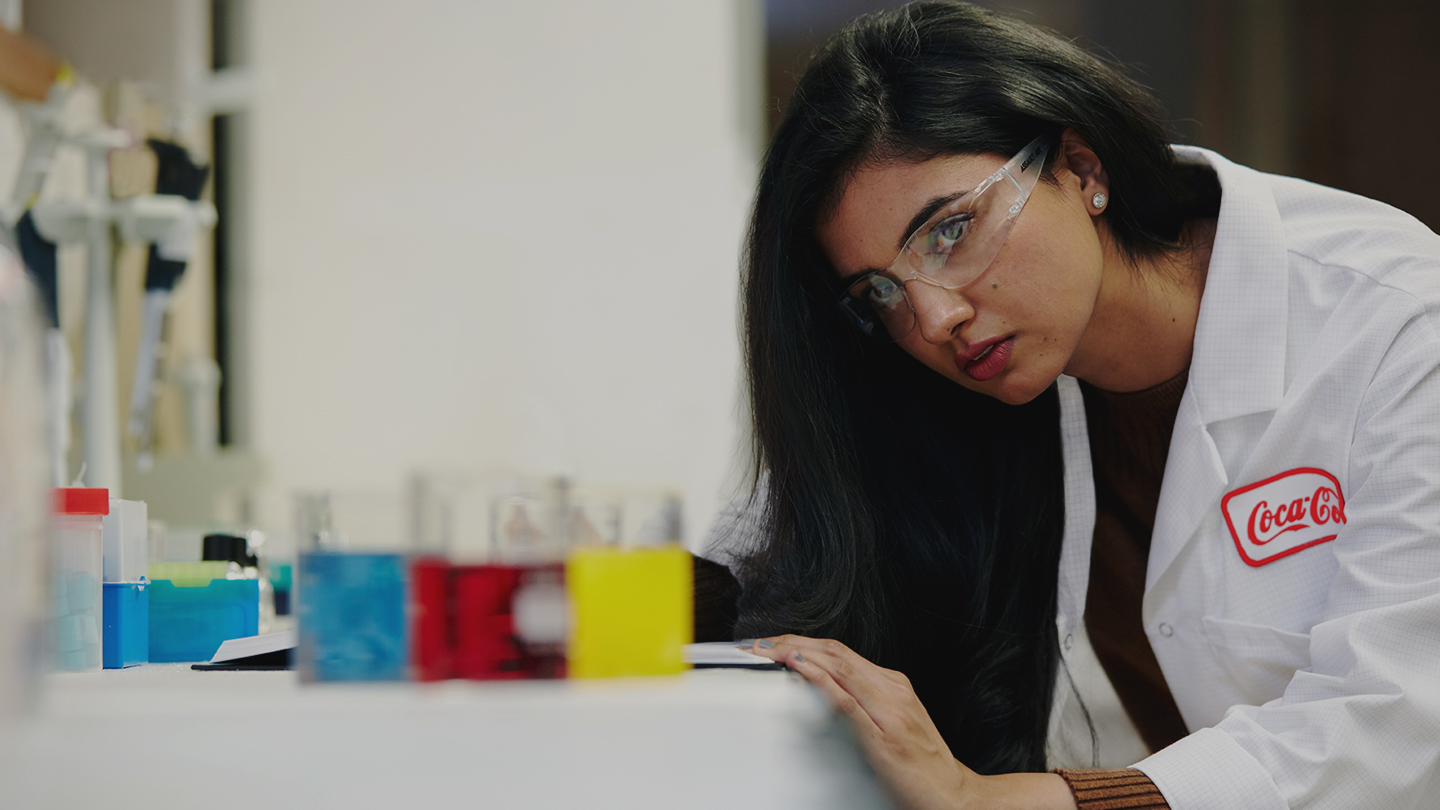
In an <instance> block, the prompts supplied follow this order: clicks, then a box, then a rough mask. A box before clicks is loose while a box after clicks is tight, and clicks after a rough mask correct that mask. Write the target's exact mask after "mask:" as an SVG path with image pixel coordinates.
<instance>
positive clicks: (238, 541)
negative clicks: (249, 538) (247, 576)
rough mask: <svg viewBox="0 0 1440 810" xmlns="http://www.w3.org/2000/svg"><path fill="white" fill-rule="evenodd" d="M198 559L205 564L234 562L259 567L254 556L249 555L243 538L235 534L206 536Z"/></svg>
mask: <svg viewBox="0 0 1440 810" xmlns="http://www.w3.org/2000/svg"><path fill="white" fill-rule="evenodd" d="M200 559H202V560H205V561H207V562H209V561H212V560H216V561H220V562H236V563H240V564H241V565H259V564H260V561H259V560H258V559H256V557H255V555H253V554H250V553H249V549H248V548H247V547H246V543H245V538H243V537H241V536H239V535H237V534H207V535H205V542H204V544H203V545H202V546H201V548H200Z"/></svg>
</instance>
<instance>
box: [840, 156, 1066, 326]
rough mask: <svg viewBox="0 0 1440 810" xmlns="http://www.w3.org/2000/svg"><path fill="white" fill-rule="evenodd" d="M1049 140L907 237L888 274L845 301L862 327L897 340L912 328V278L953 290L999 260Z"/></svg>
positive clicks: (864, 279) (863, 283) (858, 285)
mask: <svg viewBox="0 0 1440 810" xmlns="http://www.w3.org/2000/svg"><path fill="white" fill-rule="evenodd" d="M1048 151H1049V146H1048V144H1047V142H1046V139H1045V138H1044V137H1040V138H1036V139H1035V140H1033V141H1031V142H1030V144H1029V145H1027V146H1026V147H1025V148H1024V149H1022V150H1020V153H1019V154H1017V155H1015V156H1014V157H1013V158H1011V159H1010V160H1009V162H1007V163H1006V164H1005V165H1004V166H1002V167H1001V168H1000V169H999V170H998V171H996V172H995V173H994V174H992V175H990V177H988V178H986V179H985V181H984V182H982V183H981V184H980V185H978V186H976V187H975V190H974V191H972V192H970V193H969V194H965V195H963V196H961V197H960V198H958V199H956V200H955V201H954V202H952V203H950V204H949V205H947V206H945V207H944V208H942V209H941V210H940V211H938V212H937V213H936V214H935V216H933V217H932V218H931V219H930V221H929V222H927V223H926V224H925V225H924V226H922V227H921V228H919V229H917V230H916V231H915V233H914V234H912V235H911V236H910V238H909V239H908V240H906V242H905V247H904V248H903V249H902V250H901V251H900V255H899V256H897V257H895V261H894V262H893V263H892V264H891V265H890V268H889V270H888V271H887V272H885V273H883V274H882V273H879V272H875V273H867V274H865V275H864V276H861V277H860V278H859V279H858V280H857V281H855V282H854V283H853V284H851V285H850V287H849V289H848V290H847V291H846V293H845V295H844V296H843V297H842V298H841V300H840V307H841V309H843V310H845V312H846V314H848V315H849V316H850V317H851V318H852V320H854V322H855V323H856V325H857V326H859V327H860V329H861V331H863V332H865V333H866V334H868V335H872V336H875V337H884V336H885V334H886V333H888V334H889V337H890V338H891V339H892V340H897V341H898V340H900V339H902V338H904V337H905V336H906V335H908V334H909V333H910V330H911V329H913V328H914V327H915V311H914V309H913V308H912V307H911V306H910V300H909V297H908V296H907V295H906V293H905V287H906V284H907V283H909V282H910V281H912V280H919V281H921V282H924V283H928V284H933V285H935V286H938V287H943V288H945V289H949V290H956V289H960V288H962V287H964V286H966V285H968V284H970V283H971V282H972V281H974V280H975V279H977V278H979V277H980V274H981V273H984V272H985V270H986V269H987V268H989V266H990V264H991V262H993V261H994V260H995V256H996V254H998V253H999V252H1000V247H1001V245H1003V244H1004V243H1005V238H1006V237H1007V236H1009V235H1010V228H1011V227H1012V226H1013V225H1014V224H1015V218H1016V217H1017V216H1019V214H1020V211H1021V209H1023V208H1024V207H1025V202H1026V200H1028V199H1029V197H1030V192H1031V191H1032V190H1033V189H1034V188H1035V183H1036V181H1037V180H1039V178H1040V174H1041V171H1042V170H1043V167H1044V164H1045V156H1046V154H1047V152H1048Z"/></svg>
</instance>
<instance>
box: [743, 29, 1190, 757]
mask: <svg viewBox="0 0 1440 810" xmlns="http://www.w3.org/2000/svg"><path fill="white" fill-rule="evenodd" d="M1162 122H1163V117H1162V113H1161V111H1160V110H1159V108H1158V106H1157V105H1156V103H1155V102H1154V101H1153V100H1152V99H1151V98H1150V97H1149V96H1148V95H1146V93H1145V92H1144V91H1143V90H1141V89H1140V88H1139V87H1138V86H1136V85H1135V84H1133V83H1132V82H1130V81H1129V80H1128V79H1126V78H1124V77H1123V76H1122V75H1120V74H1119V73H1118V72H1117V71H1115V70H1114V69H1112V68H1110V67H1109V66H1107V65H1105V64H1103V63H1102V62H1100V61H1099V60H1097V59H1096V58H1094V57H1093V56H1091V55H1089V54H1087V53H1085V52H1084V51H1082V50H1080V49H1079V48H1077V47H1075V46H1073V45H1071V44H1070V43H1068V42H1066V41H1064V40H1062V39H1060V38H1058V37H1056V36H1053V35H1051V34H1048V33H1045V32H1042V31H1040V30H1037V29H1035V28H1033V27H1030V26H1028V25H1025V24H1023V23H1019V22H1015V21H1012V20H1008V19H1006V18H1004V17H1000V16H996V15H993V14H991V13H989V12H986V11H983V10H980V9H977V8H974V7H971V6H968V5H962V4H951V3H915V4H911V5H908V6H905V7H903V8H900V9H898V10H895V11H891V12H885V13H881V14H876V15H871V16H867V17H862V18H860V19H858V20H856V21H855V22H853V23H851V24H850V25H849V26H848V27H846V28H845V29H844V30H843V31H841V32H840V33H839V34H837V35H836V36H835V37H834V38H833V39H831V40H830V42H829V43H827V44H826V45H825V46H824V47H823V48H822V49H821V50H820V51H819V52H817V54H816V55H815V57H814V58H813V60H812V61H811V63H810V65H809V67H808V68H807V70H806V72H805V75H804V76H803V78H802V79H801V81H800V83H799V87H798V89H797V90H796V92H795V96H794V98H793V100H792V101H791V103H790V105H789V108H788V109H787V110H786V113H785V116H784V119H783V121H782V122H781V124H780V126H779V129H778V130H777V132H776V134H775V137H774V139H773V141H772V143H771V145H770V148H769V150H768V152H767V154H766V157H765V162H764V168H763V171H762V174H761V179H760V185H759V192H758V195H757V198H756V203H755V210H754V217H753V221H752V223H751V230H750V234H749V240H748V245H747V256H746V262H745V277H744V282H743V298H744V329H745V341H746V363H747V372H748V377H749V384H750V395H751V406H752V414H753V419H754V440H755V448H754V450H755V455H756V461H757V464H756V468H757V470H759V471H761V474H762V475H763V476H764V481H765V486H764V487H762V488H760V489H758V490H757V491H759V492H762V493H763V495H762V496H760V497H761V498H762V503H760V504H759V505H758V506H759V507H760V509H761V512H762V514H763V516H764V521H763V525H764V528H765V532H764V542H763V543H762V544H760V545H759V546H757V547H755V548H754V549H752V550H751V552H750V553H749V554H748V556H745V557H743V558H742V559H741V561H740V573H741V579H742V580H743V581H744V582H745V586H746V587H745V590H744V592H743V594H742V596H741V599H740V619H739V623H738V625H737V628H736V631H737V633H738V634H740V635H749V636H756V635H764V634H773V633H779V632H795V633H803V634H806V635H811V636H819V637H829V638H835V639H838V640H840V641H843V642H845V643H846V644H848V645H849V646H850V647H851V648H853V649H855V650H856V651H857V652H859V653H860V654H862V655H864V656H866V657H868V658H870V659H871V660H873V661H875V662H876V663H878V664H881V665H882V666H886V667H890V668H893V669H897V670H900V671H901V672H904V673H905V674H906V675H907V676H909V678H910V679H911V682H912V683H913V684H914V686H915V689H916V692H917V693H918V694H919V695H920V697H921V700H922V701H923V702H924V703H925V706H926V708H927V710H928V711H929V712H930V714H931V717H932V718H933V719H934V721H935V724H936V726H937V727H938V728H939V729H940V731H941V733H942V734H943V735H944V737H945V739H946V741H947V742H948V744H949V745H950V748H951V750H952V752H953V753H954V754H955V755H956V756H957V757H958V758H959V759H960V760H961V761H963V762H965V763H966V764H967V765H969V766H970V767H972V768H975V769H976V770H978V771H980V772H982V773H998V772H1008V771H1023V770H1043V769H1044V767H1045V737H1046V729H1047V725H1048V720H1049V711H1050V704H1051V699H1052V693H1053V689H1054V685H1055V679H1056V672H1057V662H1058V660H1059V651H1058V644H1057V640H1056V625H1055V614H1056V593H1055V591H1056V577H1057V568H1058V564H1059V555H1060V540H1061V535H1062V532H1063V524H1064V503H1063V492H1062V480H1063V478H1062V476H1063V470H1062V462H1061V452H1060V435H1059V403H1058V397H1057V394H1056V392H1055V388H1054V387H1053V386H1052V387H1051V389H1050V390H1049V391H1047V392H1046V393H1044V394H1042V395H1041V396H1039V397H1037V398H1036V399H1035V400H1033V401H1031V402H1029V403H1026V404H1024V405H1020V406H1010V405H1005V404H1003V403H1000V402H998V401H996V400H993V399H991V398H988V397H985V396H981V395H978V394H975V393H972V392H969V391H967V390H965V389H964V388H962V387H961V386H959V385H956V384H954V383H953V382H950V381H948V380H946V379H944V378H942V377H941V376H940V375H938V374H935V373H934V372H933V371H930V370H929V369H926V368H924V367H923V366H922V365H920V364H919V363H918V362H917V361H915V360H913V359H912V358H910V357H909V356H908V355H906V354H905V353H904V352H903V351H901V350H899V349H897V348H895V347H894V346H889V345H879V344H873V343H869V342H866V340H865V339H864V338H863V337H862V336H861V335H860V334H859V333H858V332H856V331H855V330H854V329H853V328H852V327H850V326H849V325H848V324H846V323H844V322H843V321H842V320H841V317H842V316H841V315H840V313H839V311H838V309H837V307H836V305H835V301H836V299H837V298H838V295H839V290H838V285H837V278H836V276H835V273H834V270H833V268H831V266H830V265H829V263H828V261H827V260H826V259H825V257H824V255H823V254H822V253H821V251H820V248H819V246H818V244H817V241H816V236H815V230H816V227H817V225H818V223H819V221H820V220H821V219H822V218H823V217H824V216H826V215H827V214H828V212H829V210H830V207H831V206H833V204H834V203H835V202H836V200H837V199H838V197H839V195H840V194H841V193H842V191H843V188H844V185H845V182H846V179H847V178H848V176H849V174H850V173H851V172H853V171H854V170H855V169H856V168H857V167H858V166H860V165H863V164H864V163H865V162H866V161H875V160H897V159H898V160H914V161H919V160H924V159H927V158H930V157H935V156H940V155H951V154H979V153H994V154H998V155H1002V156H1004V157H1009V156H1010V155H1011V154H1013V153H1015V152H1017V151H1018V150H1019V149H1020V148H1021V147H1023V146H1024V145H1025V144H1026V143H1028V142H1029V141H1030V140H1032V139H1033V138H1035V137H1036V136H1038V135H1049V136H1051V137H1052V138H1058V137H1059V135H1060V133H1061V132H1062V131H1063V130H1064V129H1065V128H1067V127H1068V128H1071V129H1073V130H1075V131H1076V132H1077V133H1079V134H1080V135H1081V136H1082V137H1084V138H1085V139H1086V141H1087V143H1088V144H1089V145H1090V146H1091V148H1092V149H1093V150H1094V151H1095V153H1096V154H1097V155H1098V156H1099V158H1100V160H1101V162H1102V164H1103V165H1104V166H1105V167H1106V170H1107V172H1108V174H1109V180H1110V191H1111V203H1110V205H1109V207H1108V209H1107V211H1106V214H1105V215H1106V217H1107V221H1108V224H1109V227H1110V232H1111V234H1112V236H1113V238H1114V239H1115V241H1116V243H1117V244H1118V245H1119V246H1120V247H1121V249H1122V250H1123V251H1125V253H1126V255H1127V256H1129V257H1131V258H1138V257H1144V256H1152V255H1157V254H1161V253H1164V252H1167V251H1174V250H1177V249H1179V248H1180V243H1179V240H1180V234H1181V226H1182V224H1183V223H1184V221H1185V220H1186V219H1188V218H1190V217H1192V216H1197V215H1203V214H1205V213H1207V212H1209V213H1212V214H1213V210H1214V209H1215V208H1216V207H1217V206H1218V188H1217V187H1216V186H1215V185H1214V182H1213V179H1212V180H1210V181H1209V182H1208V183H1207V182H1206V181H1205V180H1204V179H1203V177H1201V176H1200V174H1199V172H1200V170H1197V169H1193V168H1191V167H1185V166H1179V165H1177V164H1176V162H1175V159H1174V157H1173V156H1172V154H1171V151H1170V150H1169V148H1168V147H1167V146H1166V138H1165V132H1166V131H1165V127H1164V124H1163V123H1162ZM1057 151H1058V150H1055V149H1052V150H1051V154H1052V156H1053V155H1054V154H1056V152H1057ZM1052 161H1053V157H1052ZM1048 171H1049V169H1048V168H1047V172H1048ZM1051 179H1053V178H1051Z"/></svg>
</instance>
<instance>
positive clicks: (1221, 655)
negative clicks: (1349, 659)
mask: <svg viewBox="0 0 1440 810" xmlns="http://www.w3.org/2000/svg"><path fill="white" fill-rule="evenodd" d="M1204 624H1205V636H1206V639H1207V640H1208V641H1209V642H1210V649H1211V650H1212V651H1213V652H1214V653H1215V657H1216V659H1217V660H1218V661H1219V662H1220V666H1221V668H1222V669H1224V671H1225V672H1226V674H1228V675H1229V676H1230V679H1231V680H1232V681H1233V682H1234V684H1235V686H1236V687H1237V689H1238V690H1239V692H1240V693H1241V694H1243V695H1244V696H1245V698H1246V701H1245V702H1246V703H1249V704H1251V705H1255V706H1259V705H1260V704H1262V703H1265V702H1267V701H1270V700H1274V699H1275V698H1278V697H1280V696H1281V695H1283V694H1284V693H1285V686H1286V685H1287V684H1289V683H1290V679H1291V678H1292V677H1294V675H1295V671H1296V670H1298V669H1304V668H1306V667H1308V666H1310V634H1308V633H1292V632H1289V631H1288V630H1281V629H1279V628H1277V627H1269V626H1267V625H1261V624H1250V623H1248V622H1237V621H1231V620H1229V619H1217V618H1214V617H1211V616H1206V617H1205V618H1204Z"/></svg>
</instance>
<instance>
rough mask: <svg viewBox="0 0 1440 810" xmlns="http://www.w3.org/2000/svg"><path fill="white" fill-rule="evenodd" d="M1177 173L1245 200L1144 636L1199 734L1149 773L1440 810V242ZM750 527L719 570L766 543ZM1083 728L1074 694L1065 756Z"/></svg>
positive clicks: (1298, 800)
mask: <svg viewBox="0 0 1440 810" xmlns="http://www.w3.org/2000/svg"><path fill="white" fill-rule="evenodd" d="M1177 151H1178V152H1179V153H1180V154H1181V156H1182V158H1183V159H1186V160H1196V161H1206V162H1208V163H1210V164H1211V165H1213V166H1214V168H1215V170H1216V172H1217V174H1218V176H1219V179H1220V183H1221V186H1222V189H1223V199H1222V203H1221V211H1220V219H1219V226H1218V230H1217V234H1216V239H1215V245H1214V250H1213V253H1212V256H1211V263H1210V271H1209V275H1208V276H1207V280H1206V286H1205V292H1204V297H1203V300H1202V302H1201V308H1200V318H1199V323H1198V325H1197V328H1196V334H1195V350H1194V355H1193V357H1192V360H1191V366H1190V376H1189V383H1188V386H1187V388H1186V390H1185V394H1184V396H1183V398H1182V399H1181V402H1180V409H1179V414H1178V416H1177V419H1176V423H1175V430H1174V434H1173V438H1172V439H1171V444H1170V452H1169V457H1168V460H1167V463H1166V468H1165V479H1164V485H1163V487H1162V489H1161V493H1160V503H1159V509H1158V513H1157V517H1156V524H1155V530H1154V534H1153V537H1152V540H1151V548H1150V559H1149V566H1148V571H1147V575H1146V583H1145V599H1144V607H1143V620H1144V625H1145V630H1146V634H1147V636H1148V637H1149V639H1150V644H1151V646H1152V647H1153V648H1154V650H1155V656H1156V658H1157V659H1158V660H1159V663H1160V667H1161V669H1162V671H1163V672H1164V674H1165V678H1166V681H1167V682H1168V684H1169V686H1170V690H1171V692H1172V694H1173V695H1174V697H1175V702H1176V703H1177V704H1178V706H1179V709H1180V712H1181V715H1182V716H1183V717H1184V719H1185V723H1186V725H1187V726H1188V727H1189V729H1190V731H1191V732H1192V733H1191V734H1190V735H1189V736H1187V737H1185V738H1183V739H1181V740H1180V741H1178V742H1176V743H1175V744H1174V745H1171V746H1170V747H1168V748H1166V749H1164V750H1163V751H1160V752H1158V753H1156V754H1154V755H1152V756H1149V757H1147V758H1144V759H1143V760H1141V761H1140V762H1139V763H1138V764H1136V766H1135V767H1137V768H1139V769H1140V770H1142V771H1144V772H1145V773H1146V774H1147V775H1148V776H1149V777H1150V778H1151V779H1152V780H1153V781H1154V782H1155V784H1156V785H1157V786H1158V787H1159V788H1160V790H1161V792H1162V793H1163V794H1164V795H1165V797H1166V800H1167V801H1168V802H1169V803H1170V805H1171V807H1172V808H1174V810H1212V809H1213V810H1222V808H1223V810H1231V808H1246V809H1247V810H1252V809H1259V808H1285V807H1296V808H1298V807H1306V808H1345V809H1346V810H1353V809H1354V808H1370V807H1374V808H1384V810H1401V808H1412V807H1440V778H1437V772H1436V763H1437V759H1440V372H1437V366H1440V237H1437V236H1435V235H1434V234H1432V233H1431V232H1430V231H1429V230H1427V229H1426V228H1425V227H1424V226H1423V225H1421V224H1420V223H1418V222H1417V221H1416V220H1414V219H1413V218H1412V217H1410V216H1408V215H1406V214H1404V213H1402V212H1400V211H1397V210H1395V209H1393V208H1390V207H1388V206H1385V205H1383V204H1380V203H1377V202H1374V201H1371V200H1366V199H1364V198H1361V197H1356V196H1354V195H1350V194H1345V193H1343V192H1339V191H1335V190H1333V189H1327V188H1323V187H1320V186H1316V185H1312V184H1309V183H1305V182H1303V181H1299V180H1294V179H1291V178H1284V177H1276V176H1272V175H1266V174H1261V173H1259V172H1255V171H1253V170H1250V169H1247V168H1244V167H1241V166H1237V165H1235V164H1233V163H1230V162H1229V161H1226V160H1224V159H1223V158H1221V157H1219V156H1218V155H1215V154H1214V153H1211V152H1207V151H1204V150H1198V149H1189V148H1182V147H1177ZM1059 386H1060V398H1061V422H1062V424H1061V433H1062V437H1063V443H1064V459H1065V494H1066V526H1065V536H1064V541H1063V542H1064V545H1063V548H1062V553H1061V561H1060V577H1059V615H1058V617H1057V622H1058V625H1059V631H1060V638H1061V639H1062V655H1063V656H1064V658H1065V661H1066V664H1067V668H1068V669H1069V670H1070V672H1071V674H1072V675H1074V674H1075V673H1076V672H1082V673H1083V672H1085V671H1089V672H1091V673H1092V674H1093V673H1099V674H1098V678H1100V679H1102V680H1103V678H1104V674H1103V671H1101V670H1099V668H1098V667H1097V666H1093V660H1092V662H1091V663H1092V665H1091V666H1089V667H1086V666H1084V665H1083V664H1084V662H1083V661H1080V660H1077V659H1078V658H1079V657H1081V654H1082V653H1083V652H1084V650H1085V647H1086V645H1084V644H1083V643H1081V644H1076V643H1074V642H1075V641H1076V640H1077V639H1080V640H1082V641H1083V616H1084V607H1085V589H1086V585H1087V583H1088V579H1089V566H1090V541H1091V535H1092V532H1093V528H1094V519H1095V502H1094V481H1093V478H1092V473H1091V468H1090V454H1089V449H1088V442H1087V438H1086V430H1085V413H1084V405H1083V402H1082V400H1081V397H1080V393H1079V389H1078V385H1077V383H1076V381H1075V380H1073V379H1070V378H1068V377H1062V378H1061V379H1060V383H1059ZM1342 499H1343V507H1342V506H1341V505H1340V502H1341V500H1342ZM1227 516H1228V520H1227ZM1252 518H1253V521H1252ZM730 519H731V520H738V531H737V530H736V527H737V524H734V523H732V525H731V528H730V530H729V531H723V532H718V533H716V534H715V535H714V537H716V538H717V541H716V542H715V543H714V544H712V545H711V546H710V547H709V549H708V551H707V556H711V558H712V559H717V560H719V561H722V562H728V561H730V560H731V559H733V555H734V554H735V553H736V552H737V551H738V550H741V549H743V548H744V547H745V546H746V545H747V541H752V542H753V541H754V540H755V539H756V538H757V536H758V527H757V526H755V525H754V524H753V522H752V521H753V516H750V515H746V514H738V515H732V516H731V518H730ZM747 523H748V524H749V525H746V524H747ZM1232 528H1233V532H1232ZM1092 676H1093V675H1092ZM1076 686H1077V687H1078V688H1079V691H1080V693H1081V694H1082V695H1093V694H1095V693H1096V690H1095V688H1094V686H1095V685H1094V684H1088V685H1087V684H1084V683H1077V684H1076ZM1101 686H1103V690H1102V691H1106V690H1108V689H1109V686H1108V683H1107V684H1102V685H1101ZM1110 694H1111V695H1112V697H1113V691H1112V692H1110ZM1076 706H1077V704H1076V701H1075V698H1074V691H1073V690H1072V689H1071V688H1070V684H1069V683H1066V682H1064V680H1063V678H1062V682H1061V683H1059V684H1057V689H1056V703H1055V706H1054V709H1053V711H1052V727H1051V743H1052V750H1053V746H1054V745H1055V743H1056V740H1057V735H1058V736H1063V732H1065V730H1066V729H1065V728H1063V727H1064V726H1065V725H1066V718H1071V719H1072V720H1073V718H1074V717H1075V716H1077V711H1076ZM1070 725H1071V728H1070V729H1069V731H1070V732H1073V731H1074V728H1073V725H1074V724H1073V723H1071V724H1070ZM1087 739H1088V733H1087ZM1067 764H1077V765H1081V766H1082V767H1083V765H1084V764H1086V763H1067Z"/></svg>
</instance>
